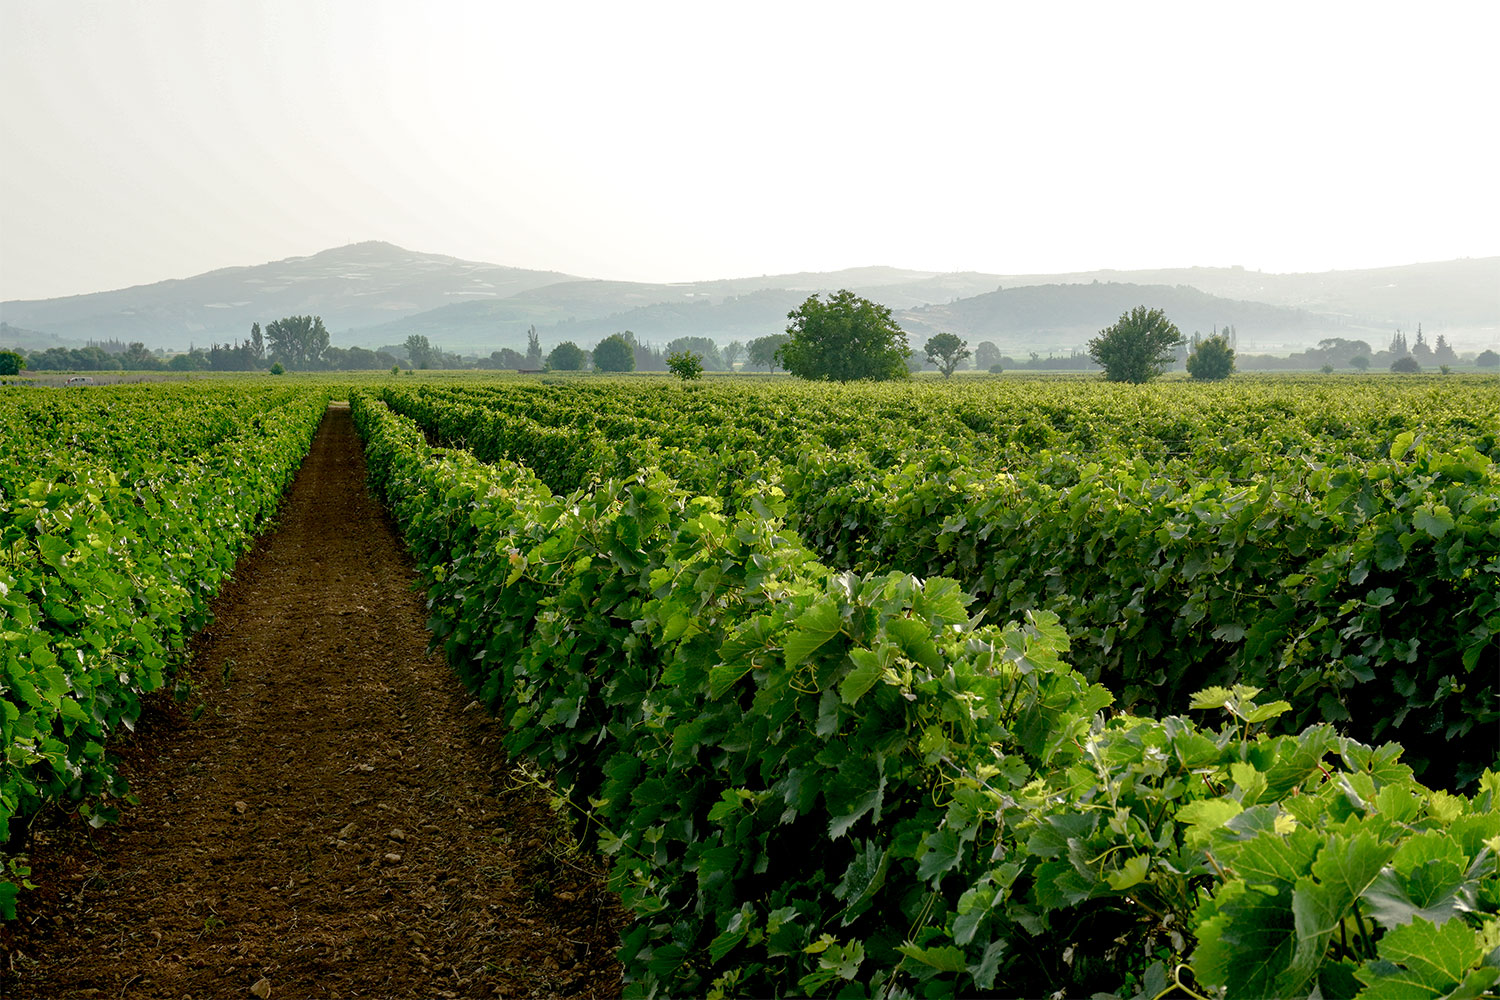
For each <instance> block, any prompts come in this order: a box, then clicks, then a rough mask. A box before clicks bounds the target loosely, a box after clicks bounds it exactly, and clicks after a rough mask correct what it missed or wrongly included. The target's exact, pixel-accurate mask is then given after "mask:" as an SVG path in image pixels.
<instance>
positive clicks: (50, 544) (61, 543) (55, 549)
mask: <svg viewBox="0 0 1500 1000" xmlns="http://www.w3.org/2000/svg"><path fill="white" fill-rule="evenodd" d="M36 547H37V548H38V549H39V550H41V553H42V561H43V562H45V563H46V564H47V565H49V566H51V567H52V568H53V569H62V568H63V565H62V562H63V557H64V556H66V555H67V554H68V553H69V552H71V551H73V546H72V545H71V544H70V543H69V542H68V541H67V540H66V539H62V538H57V537H54V536H52V535H42V536H41V537H40V538H38V539H37V540H36Z"/></svg>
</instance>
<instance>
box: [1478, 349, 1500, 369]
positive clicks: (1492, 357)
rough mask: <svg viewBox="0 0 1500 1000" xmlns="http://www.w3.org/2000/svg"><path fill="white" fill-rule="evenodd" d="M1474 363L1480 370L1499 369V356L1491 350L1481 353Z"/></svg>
mask: <svg viewBox="0 0 1500 1000" xmlns="http://www.w3.org/2000/svg"><path fill="white" fill-rule="evenodd" d="M1474 363H1475V364H1476V365H1478V366H1479V367H1480V368H1500V354H1496V353H1495V352H1494V351H1491V350H1484V351H1481V352H1479V356H1478V357H1476V358H1475V359H1474Z"/></svg>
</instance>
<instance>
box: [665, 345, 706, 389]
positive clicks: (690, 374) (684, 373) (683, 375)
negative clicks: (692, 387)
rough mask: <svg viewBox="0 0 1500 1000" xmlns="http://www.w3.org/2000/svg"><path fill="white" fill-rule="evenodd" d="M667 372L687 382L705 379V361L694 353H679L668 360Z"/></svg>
mask: <svg viewBox="0 0 1500 1000" xmlns="http://www.w3.org/2000/svg"><path fill="white" fill-rule="evenodd" d="M667 371H669V372H671V373H672V374H673V375H676V376H677V377H678V378H680V379H682V380H683V381H684V382H686V381H687V380H689V379H695V378H702V377H703V361H702V360H701V359H700V358H699V357H698V355H696V354H694V353H693V352H692V351H678V352H677V353H676V354H673V355H670V356H669V357H668V358H667Z"/></svg>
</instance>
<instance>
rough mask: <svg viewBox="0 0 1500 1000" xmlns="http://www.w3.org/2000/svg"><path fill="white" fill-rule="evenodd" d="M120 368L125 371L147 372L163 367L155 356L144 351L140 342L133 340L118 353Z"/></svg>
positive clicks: (144, 347)
mask: <svg viewBox="0 0 1500 1000" xmlns="http://www.w3.org/2000/svg"><path fill="white" fill-rule="evenodd" d="M120 367H122V368H124V369H126V370H127V371H133V372H147V371H157V370H160V369H161V368H163V367H164V366H163V365H162V363H161V360H160V359H159V358H157V356H156V355H154V354H152V353H151V352H150V351H148V350H146V345H145V344H144V343H143V342H142V341H139V340H134V341H131V342H130V346H128V347H126V348H125V350H123V351H121V352H120Z"/></svg>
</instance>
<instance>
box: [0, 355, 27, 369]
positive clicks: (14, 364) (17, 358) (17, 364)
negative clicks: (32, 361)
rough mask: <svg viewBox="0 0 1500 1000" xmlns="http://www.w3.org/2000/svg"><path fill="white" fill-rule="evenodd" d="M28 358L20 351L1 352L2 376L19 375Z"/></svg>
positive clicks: (0, 367)
mask: <svg viewBox="0 0 1500 1000" xmlns="http://www.w3.org/2000/svg"><path fill="white" fill-rule="evenodd" d="M25 367H26V358H25V356H24V355H22V354H21V353H20V352H18V351H0V375H19V374H21V369H22V368H25Z"/></svg>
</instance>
